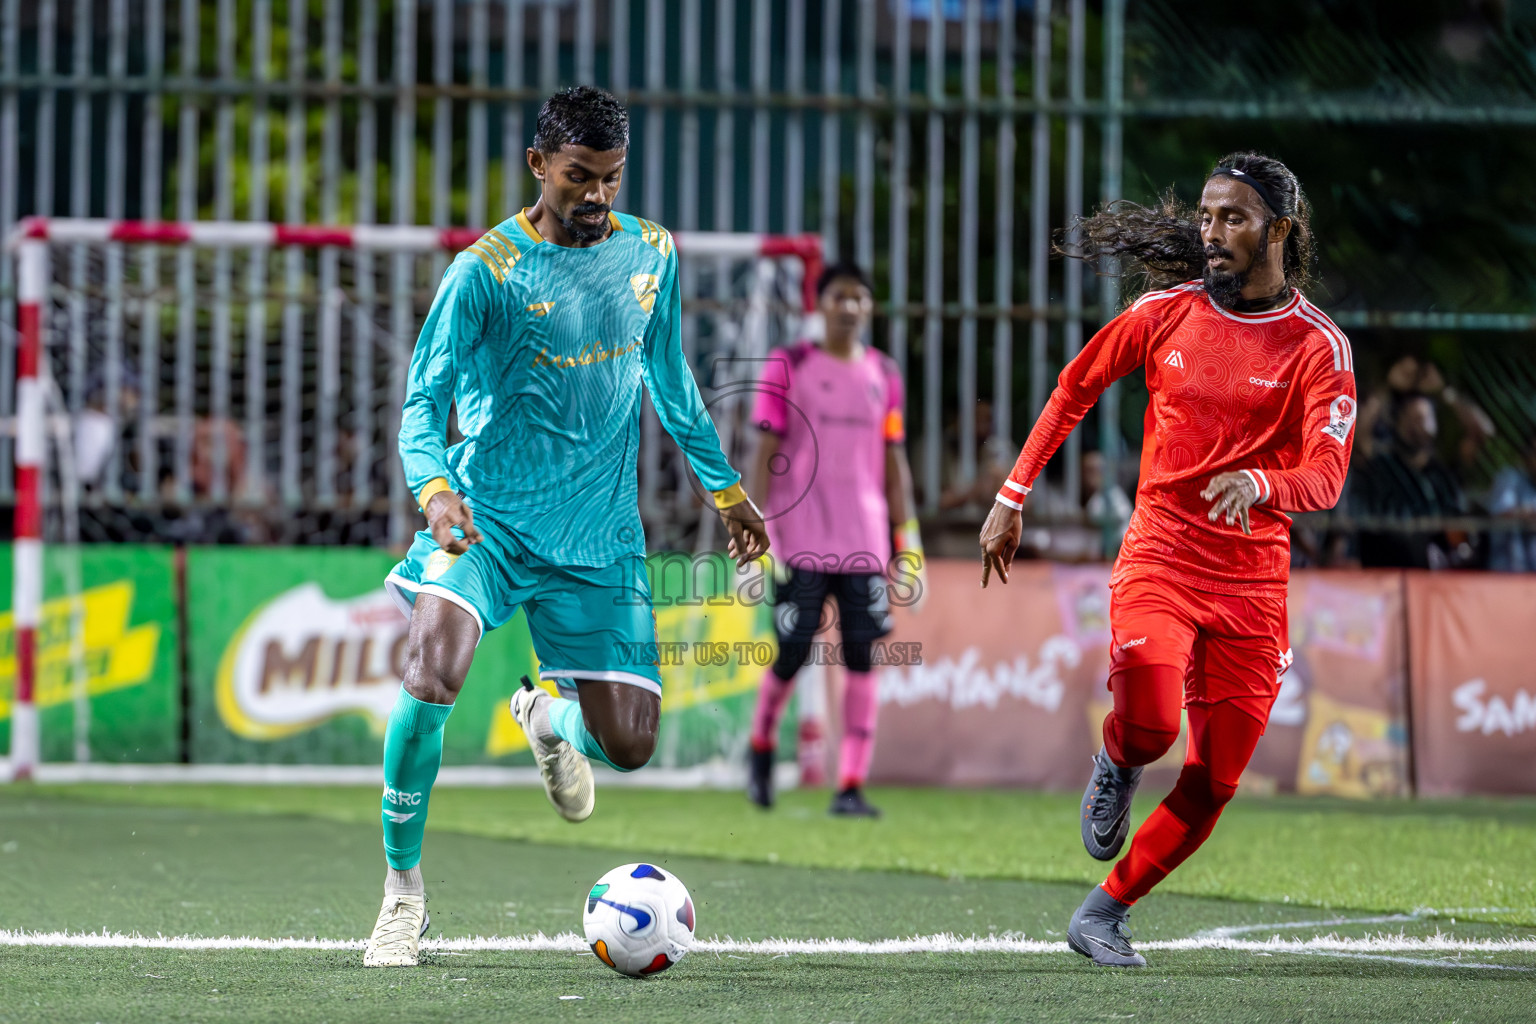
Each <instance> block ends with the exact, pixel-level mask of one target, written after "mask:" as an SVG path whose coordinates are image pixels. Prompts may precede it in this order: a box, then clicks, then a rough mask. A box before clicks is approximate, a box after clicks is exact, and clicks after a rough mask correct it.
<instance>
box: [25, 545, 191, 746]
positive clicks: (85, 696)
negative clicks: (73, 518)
mask: <svg viewBox="0 0 1536 1024" xmlns="http://www.w3.org/2000/svg"><path fill="white" fill-rule="evenodd" d="M11 559H12V552H11V548H10V547H9V546H8V545H7V546H5V547H0V608H3V609H4V611H3V613H0V744H3V745H4V747H5V749H9V747H10V725H11V701H12V699H13V697H14V694H15V691H16V649H15V624H14V621H13V618H12V615H11V576H12V561H11ZM175 580H176V576H175V567H174V562H173V552H172V549H170V548H168V547H155V546H146V545H136V544H120V545H112V546H105V545H103V546H99V547H98V546H81V547H74V548H69V547H63V546H50V547H48V548H47V549H46V550H45V555H44V559H43V607H42V615H41V619H40V621H39V622H38V629H37V691H36V696H35V699H36V701H37V707H38V712H39V715H38V729H39V733H40V734H41V735H40V739H41V741H42V757H43V760H44V761H73V760H75V759H76V755H77V753H83V754H85V755H86V756H87V757H88V758H89V759H90V760H93V761H144V762H165V761H176V760H178V759H179V756H180V752H179V745H180V740H181V701H180V694H179V692H178V678H179V676H178V672H177V665H176V648H177V636H176V622H177V617H176V585H175ZM77 624H78V625H77ZM81 712H83V713H81Z"/></svg>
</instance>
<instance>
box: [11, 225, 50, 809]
mask: <svg viewBox="0 0 1536 1024" xmlns="http://www.w3.org/2000/svg"><path fill="white" fill-rule="evenodd" d="M16 276H17V279H16V302H17V306H16V322H17V323H16V326H17V333H18V335H19V337H18V340H17V345H16V456H15V462H16V520H15V527H14V535H15V540H14V549H15V551H14V562H15V564H14V566H13V569H12V577H11V609H12V612H13V615H14V624H15V630H16V644H15V646H16V692H15V693H14V695H13V699H12V702H11V774H12V777H13V778H16V779H29V778H31V777H32V769H33V767H34V766H36V764H37V759H38V747H39V744H38V731H37V703H36V694H37V620H38V613H39V611H40V609H41V608H42V605H43V500H42V479H41V478H42V467H43V453H44V451H45V450H46V442H45V439H44V437H43V386H42V382H41V381H40V380H39V379H38V367H39V365H40V362H41V355H42V348H43V303H44V301H45V300H46V298H47V294H48V247H47V245H45V244H44V243H42V242H39V241H35V240H26V241H22V242H21V243H20V244H18V245H17V246H16Z"/></svg>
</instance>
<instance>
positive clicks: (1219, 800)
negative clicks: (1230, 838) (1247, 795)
mask: <svg viewBox="0 0 1536 1024" xmlns="http://www.w3.org/2000/svg"><path fill="white" fill-rule="evenodd" d="M1174 792H1175V793H1177V794H1178V795H1179V796H1180V797H1181V800H1180V801H1179V802H1180V803H1181V804H1183V805H1186V806H1188V807H1189V809H1190V810H1191V811H1194V812H1197V814H1196V816H1199V814H1198V812H1204V813H1206V814H1209V813H1211V812H1217V813H1219V812H1220V811H1221V809H1222V808H1223V807H1225V806H1226V805H1227V802H1228V801H1230V800H1231V799H1232V797H1233V796H1235V795H1236V794H1237V783H1236V782H1229V781H1227V780H1225V779H1218V778H1215V777H1214V776H1212V775H1211V773H1210V770H1209V769H1207V768H1206V767H1205V766H1204V765H1189V766H1186V767H1185V769H1184V771H1183V772H1182V773H1180V775H1179V781H1178V785H1176V786H1175V787H1174ZM1170 796H1171V794H1170Z"/></svg>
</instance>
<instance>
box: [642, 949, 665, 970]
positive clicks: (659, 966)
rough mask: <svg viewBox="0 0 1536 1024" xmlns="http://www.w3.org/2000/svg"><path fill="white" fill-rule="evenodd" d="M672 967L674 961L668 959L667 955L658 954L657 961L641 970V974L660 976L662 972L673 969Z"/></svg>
mask: <svg viewBox="0 0 1536 1024" xmlns="http://www.w3.org/2000/svg"><path fill="white" fill-rule="evenodd" d="M671 966H672V961H671V960H668V959H667V954H665V953H657V954H656V959H654V960H652V961H651V962H650V963H649V964H647V965H646V966H644V967H642V968H640V973H641V974H660V973H661V972H662V971H664V970H666V969H667V968H668V967H671Z"/></svg>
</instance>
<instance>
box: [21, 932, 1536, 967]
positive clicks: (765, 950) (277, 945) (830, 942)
mask: <svg viewBox="0 0 1536 1024" xmlns="http://www.w3.org/2000/svg"><path fill="white" fill-rule="evenodd" d="M1281 927H1283V926H1281ZM3 946H48V947H70V948H76V949H168V950H215V949H218V950H224V949H252V950H278V949H303V950H347V949H362V948H363V942H362V940H361V939H308V938H281V939H263V938H253V937H250V936H245V937H242V938H234V937H231V936H227V935H226V936H223V937H220V938H208V937H203V936H197V935H176V936H167V935H139V934H129V933H122V932H105V931H103V932H34V931H26V930H15V931H11V930H4V929H0V947H3ZM421 948H422V949H423V950H427V951H429V952H461V953H463V952H559V953H585V952H587V944H586V942H585V941H584V940H583V939H582V938H581V936H579V935H577V934H575V933H574V932H561V933H559V934H558V935H545V934H544V933H543V932H538V933H535V934H533V935H508V936H485V937H483V936H476V937H473V938H458V939H426V940H423V942H422V943H421ZM1136 948H1137V949H1139V950H1145V951H1161V952H1174V953H1185V952H1198V951H1202V950H1230V951H1239V952H1252V953H1269V954H1274V953H1317V954H1349V955H1367V954H1372V953H1417V954H1420V955H1423V954H1430V953H1453V954H1459V953H1536V939H1458V938H1455V937H1453V936H1449V935H1438V934H1437V935H1432V936H1422V937H1421V936H1410V935H1401V934H1399V935H1386V934H1382V935H1376V936H1370V937H1366V938H1340V937H1338V936H1336V935H1327V936H1320V937H1315V938H1310V939H1281V938H1278V937H1275V938H1271V939H1267V940H1264V941H1258V940H1253V939H1223V938H1215V937H1211V936H1202V935H1197V936H1194V937H1192V938H1187V939H1164V940H1161V941H1153V942H1141V943H1137V947H1136ZM693 950H694V951H695V952H698V953H758V954H765V955H769V956H785V955H796V954H804V955H827V954H843V955H848V954H852V955H884V954H893V953H1025V954H1039V953H1065V952H1068V950H1067V944H1066V943H1065V942H1048V941H1044V940H1041V939H1031V938H1028V937H1027V936H1024V935H1021V934H1018V933H1015V932H1006V933H1003V934H1000V935H989V936H985V937H983V936H977V935H954V934H951V933H939V934H935V935H914V936H912V937H910V938H904V939H878V940H874V941H866V940H862V939H760V940H754V939H733V938H730V937H729V936H727V937H725V938H719V937H716V938H710V939H699V940H697V941H695V942H694V945H693ZM1413 962H1420V961H1413ZM1422 962H1423V963H1426V964H1444V965H1445V966H1475V965H1467V964H1457V963H1456V962H1454V961H1441V960H1424V961H1422ZM1481 966H1491V965H1481Z"/></svg>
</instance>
